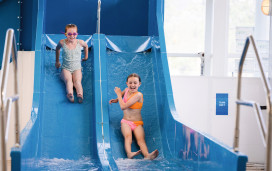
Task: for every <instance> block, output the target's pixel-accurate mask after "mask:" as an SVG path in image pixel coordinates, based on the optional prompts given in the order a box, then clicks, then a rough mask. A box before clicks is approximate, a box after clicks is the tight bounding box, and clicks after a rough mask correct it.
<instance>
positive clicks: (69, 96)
mask: <svg viewBox="0 0 272 171" xmlns="http://www.w3.org/2000/svg"><path fill="white" fill-rule="evenodd" d="M67 98H68V100H69V101H70V102H71V103H74V96H73V94H72V93H68V94H67Z"/></svg>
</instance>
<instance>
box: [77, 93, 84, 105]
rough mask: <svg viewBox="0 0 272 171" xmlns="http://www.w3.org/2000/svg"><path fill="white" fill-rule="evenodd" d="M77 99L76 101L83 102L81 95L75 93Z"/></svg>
mask: <svg viewBox="0 0 272 171" xmlns="http://www.w3.org/2000/svg"><path fill="white" fill-rule="evenodd" d="M77 99H78V103H82V102H83V95H82V94H77Z"/></svg>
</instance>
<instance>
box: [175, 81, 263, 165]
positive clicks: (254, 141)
mask: <svg viewBox="0 0 272 171" xmlns="http://www.w3.org/2000/svg"><path fill="white" fill-rule="evenodd" d="M171 79H172V87H173V94H174V100H175V105H176V109H177V111H178V113H179V116H180V119H181V120H182V122H183V123H184V124H186V125H188V126H190V127H192V128H194V129H197V130H200V131H202V132H205V133H208V134H210V135H212V136H213V137H215V138H216V139H218V140H219V141H221V142H223V143H224V144H226V145H228V146H231V147H232V145H233V138H234V126H235V116H236V105H235V100H236V87H237V85H236V84H237V80H236V78H228V77H224V78H223V77H185V76H172V77H171ZM216 93H228V97H229V100H228V105H229V107H228V115H216ZM241 99H244V100H250V101H256V102H259V104H260V105H266V101H265V93H264V90H263V87H262V83H261V80H260V79H259V78H243V80H242V96H241ZM263 113H265V114H264V116H265V117H266V116H267V115H266V111H264V112H263ZM240 124H241V125H240V151H241V152H242V153H244V154H246V155H248V159H249V161H250V162H261V163H264V161H265V148H264V146H263V144H262V140H261V136H260V133H259V128H258V125H257V121H256V118H255V114H254V112H253V109H252V108H250V107H241V122H240Z"/></svg>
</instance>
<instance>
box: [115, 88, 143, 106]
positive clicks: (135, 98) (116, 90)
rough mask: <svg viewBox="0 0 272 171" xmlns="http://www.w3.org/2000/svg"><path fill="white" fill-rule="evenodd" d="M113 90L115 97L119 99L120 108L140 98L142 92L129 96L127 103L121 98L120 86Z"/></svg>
mask: <svg viewBox="0 0 272 171" xmlns="http://www.w3.org/2000/svg"><path fill="white" fill-rule="evenodd" d="M114 91H115V93H116V94H117V99H118V101H119V104H120V107H121V109H122V110H125V109H127V108H129V107H130V106H131V105H133V104H134V103H136V102H137V101H140V99H141V98H142V94H141V93H137V94H136V95H135V96H133V97H131V99H130V100H129V101H128V102H127V103H125V102H124V101H123V99H122V92H121V90H120V88H118V87H115V89H114Z"/></svg>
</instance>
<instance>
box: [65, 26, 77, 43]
mask: <svg viewBox="0 0 272 171" xmlns="http://www.w3.org/2000/svg"><path fill="white" fill-rule="evenodd" d="M65 35H66V37H67V39H68V41H70V42H74V40H75V39H76V38H77V28H76V27H71V28H68V29H67V32H66V33H65Z"/></svg>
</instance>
